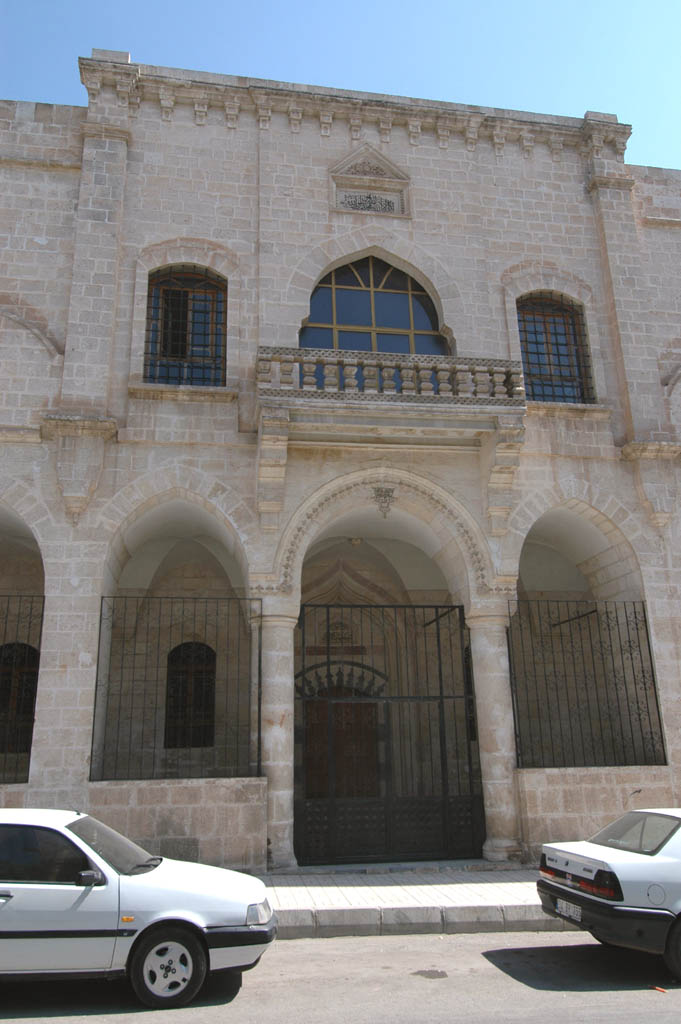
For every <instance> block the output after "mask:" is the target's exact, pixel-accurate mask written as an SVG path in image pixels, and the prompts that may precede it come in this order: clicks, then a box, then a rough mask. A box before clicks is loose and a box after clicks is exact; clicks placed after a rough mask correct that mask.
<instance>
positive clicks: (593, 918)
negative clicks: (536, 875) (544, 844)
mask: <svg viewBox="0 0 681 1024" xmlns="http://www.w3.org/2000/svg"><path fill="white" fill-rule="evenodd" d="M537 892H538V893H539V898H540V899H541V904H542V910H544V912H545V913H546V914H549V915H550V916H551V917H558V918H560V919H561V920H563V921H569V922H570V923H571V924H574V925H575V926H576V927H577V928H582V929H583V930H584V931H587V932H591V933H592V935H594V936H595V937H596V938H598V939H600V940H601V941H602V942H609V943H611V944H612V945H613V946H626V947H627V948H628V949H640V950H642V951H643V952H644V953H664V950H665V946H666V944H667V935H668V933H669V929H670V928H671V926H672V925H673V924H674V921H675V920H676V918H675V916H674V914H672V913H671V911H669V910H655V909H653V908H650V909H648V908H645V907H625V906H622V905H621V904H611V903H603V902H601V901H600V900H596V899H593V898H592V897H591V896H584V895H582V893H577V892H575V891H574V890H572V889H569V888H567V887H564V886H561V885H556V884H554V883H553V882H547V881H545V880H544V879H543V878H541V879H540V880H539V881H538V882H537ZM577 918H579V920H578V919H577Z"/></svg>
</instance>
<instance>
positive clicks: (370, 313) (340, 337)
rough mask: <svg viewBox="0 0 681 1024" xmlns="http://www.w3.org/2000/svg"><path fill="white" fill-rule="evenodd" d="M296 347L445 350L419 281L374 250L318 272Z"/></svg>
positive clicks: (430, 303)
mask: <svg viewBox="0 0 681 1024" xmlns="http://www.w3.org/2000/svg"><path fill="white" fill-rule="evenodd" d="M300 347H301V348H338V349H349V350H352V351H356V352H357V351H359V352H398V353H399V352H401V353H405V354H409V353H418V354H428V355H448V354H449V347H448V345H447V342H446V340H445V338H444V337H443V336H442V334H440V329H439V324H438V317H437V311H436V309H435V305H434V303H433V300H432V299H431V297H430V296H429V295H428V293H427V292H426V290H425V288H424V287H423V285H421V284H419V282H418V281H417V280H416V279H415V278H413V277H410V276H409V275H408V274H405V273H404V271H403V270H398V269H397V268H396V267H392V266H391V265H390V264H389V263H385V262H384V261H383V260H381V259H379V258H378V257H377V256H366V257H365V258H364V259H361V260H356V261H355V262H354V263H348V264H346V265H345V266H344V267H337V268H336V269H335V270H332V271H331V272H330V273H329V274H327V275H326V277H324V278H322V280H321V281H320V282H319V284H318V285H317V287H316V288H315V290H314V291H313V292H312V297H311V299H310V315H309V316H308V317H307V318H306V319H305V320H304V321H303V326H302V328H301V331H300Z"/></svg>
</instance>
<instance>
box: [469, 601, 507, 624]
mask: <svg viewBox="0 0 681 1024" xmlns="http://www.w3.org/2000/svg"><path fill="white" fill-rule="evenodd" d="M510 617H511V616H510V611H509V607H508V601H495V602H494V603H493V604H489V605H474V606H473V607H472V608H469V609H467V611H466V625H467V626H468V628H469V629H470V630H483V629H506V627H507V626H508V623H509V619H510Z"/></svg>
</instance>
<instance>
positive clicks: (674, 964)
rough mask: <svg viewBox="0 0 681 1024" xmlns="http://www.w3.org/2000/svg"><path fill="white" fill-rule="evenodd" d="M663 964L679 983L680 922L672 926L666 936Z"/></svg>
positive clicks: (680, 962) (680, 959)
mask: <svg viewBox="0 0 681 1024" xmlns="http://www.w3.org/2000/svg"><path fill="white" fill-rule="evenodd" d="M664 962H665V964H666V965H667V967H668V968H669V970H670V971H671V973H672V974H673V975H674V977H675V978H676V979H677V980H679V981H681V921H677V922H676V924H675V925H673V926H672V928H671V929H670V932H669V935H668V936H667V946H666V948H665V951H664Z"/></svg>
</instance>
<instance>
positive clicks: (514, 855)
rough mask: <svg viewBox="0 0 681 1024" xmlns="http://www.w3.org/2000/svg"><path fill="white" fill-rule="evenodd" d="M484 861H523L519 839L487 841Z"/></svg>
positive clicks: (483, 854)
mask: <svg viewBox="0 0 681 1024" xmlns="http://www.w3.org/2000/svg"><path fill="white" fill-rule="evenodd" d="M482 856H483V858H484V860H489V861H501V860H517V861H520V860H522V856H523V851H522V847H521V846H520V843H519V842H518V840H517V839H486V840H485V842H484V843H483V846H482Z"/></svg>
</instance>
